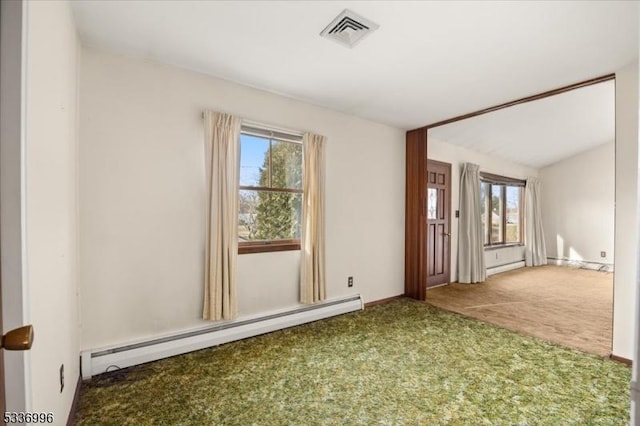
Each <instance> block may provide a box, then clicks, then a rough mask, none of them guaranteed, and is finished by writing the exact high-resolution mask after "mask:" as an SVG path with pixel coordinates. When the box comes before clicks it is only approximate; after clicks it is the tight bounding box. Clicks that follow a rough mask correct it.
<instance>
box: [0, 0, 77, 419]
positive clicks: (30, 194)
mask: <svg viewBox="0 0 640 426" xmlns="http://www.w3.org/2000/svg"><path fill="white" fill-rule="evenodd" d="M27 22H28V26H27V37H26V45H27V47H26V52H27V60H26V66H27V70H26V78H27V94H26V139H25V146H24V149H25V153H24V155H25V169H26V175H25V176H26V181H25V194H26V195H25V196H26V216H25V217H26V228H25V229H26V251H25V254H26V265H27V270H26V276H25V281H26V284H25V288H26V291H27V294H28V300H29V312H30V319H31V323H32V324H33V326H34V330H35V340H34V343H33V347H32V349H31V351H30V352H29V355H30V373H31V374H30V376H31V377H30V385H31V386H30V387H31V404H30V411H34V412H53V414H54V416H55V419H56V423H57V424H65V423H66V420H67V416H68V414H69V410H70V407H71V403H72V400H73V396H74V392H75V389H76V384H77V381H78V377H79V365H78V364H79V359H78V356H79V350H80V347H79V332H78V323H79V320H78V301H77V297H78V296H77V261H78V255H77V249H78V245H77V237H78V234H77V125H76V124H77V120H76V111H77V89H76V88H77V78H78V76H77V73H78V59H79V58H78V55H79V45H78V41H77V38H76V33H75V26H74V22H73V15H72V12H71V7H70V4H69V3H68V2H27ZM62 364H64V369H65V387H64V390H63V391H62V392H61V391H60V381H59V369H60V366H61V365H62ZM8 392H11V390H10V389H8Z"/></svg>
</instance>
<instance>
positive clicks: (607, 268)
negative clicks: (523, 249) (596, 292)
mask: <svg viewBox="0 0 640 426" xmlns="http://www.w3.org/2000/svg"><path fill="white" fill-rule="evenodd" d="M547 262H548V263H549V264H550V265H558V266H570V267H572V268H581V269H592V270H594V271H601V272H613V263H602V262H592V261H588V260H576V259H569V258H566V257H563V258H558V257H547Z"/></svg>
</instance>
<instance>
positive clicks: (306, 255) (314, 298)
mask: <svg viewBox="0 0 640 426" xmlns="http://www.w3.org/2000/svg"><path fill="white" fill-rule="evenodd" d="M325 140H326V138H325V137H324V136H319V135H314V134H311V133H305V134H304V136H303V138H302V151H303V153H304V164H303V170H304V177H303V185H304V194H303V201H302V231H301V232H302V235H301V236H300V254H301V261H300V301H301V302H302V303H315V302H319V301H321V300H324V299H325V298H326V285H325V263H324V163H325V154H324V144H325Z"/></svg>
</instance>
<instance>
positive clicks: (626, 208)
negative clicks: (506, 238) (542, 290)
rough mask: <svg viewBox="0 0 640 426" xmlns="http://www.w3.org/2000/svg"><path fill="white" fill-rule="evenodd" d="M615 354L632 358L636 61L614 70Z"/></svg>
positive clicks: (635, 252)
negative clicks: (616, 70)
mask: <svg viewBox="0 0 640 426" xmlns="http://www.w3.org/2000/svg"><path fill="white" fill-rule="evenodd" d="M615 155H616V191H615V197H616V207H615V208H616V211H615V253H616V256H615V261H614V268H615V275H614V292H613V307H614V309H613V349H612V352H613V354H614V355H617V356H620V357H623V358H627V359H633V358H634V354H633V347H634V339H635V336H634V318H635V300H636V282H637V278H638V272H637V268H638V63H637V61H635V62H634V63H632V64H630V65H628V66H627V67H625V68H623V69H621V70H620V71H618V72H616V153H615Z"/></svg>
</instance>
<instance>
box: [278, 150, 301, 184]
mask: <svg viewBox="0 0 640 426" xmlns="http://www.w3.org/2000/svg"><path fill="white" fill-rule="evenodd" d="M271 179H272V181H271V186H272V188H288V189H302V145H301V144H299V143H291V142H283V141H278V140H272V142H271Z"/></svg>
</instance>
